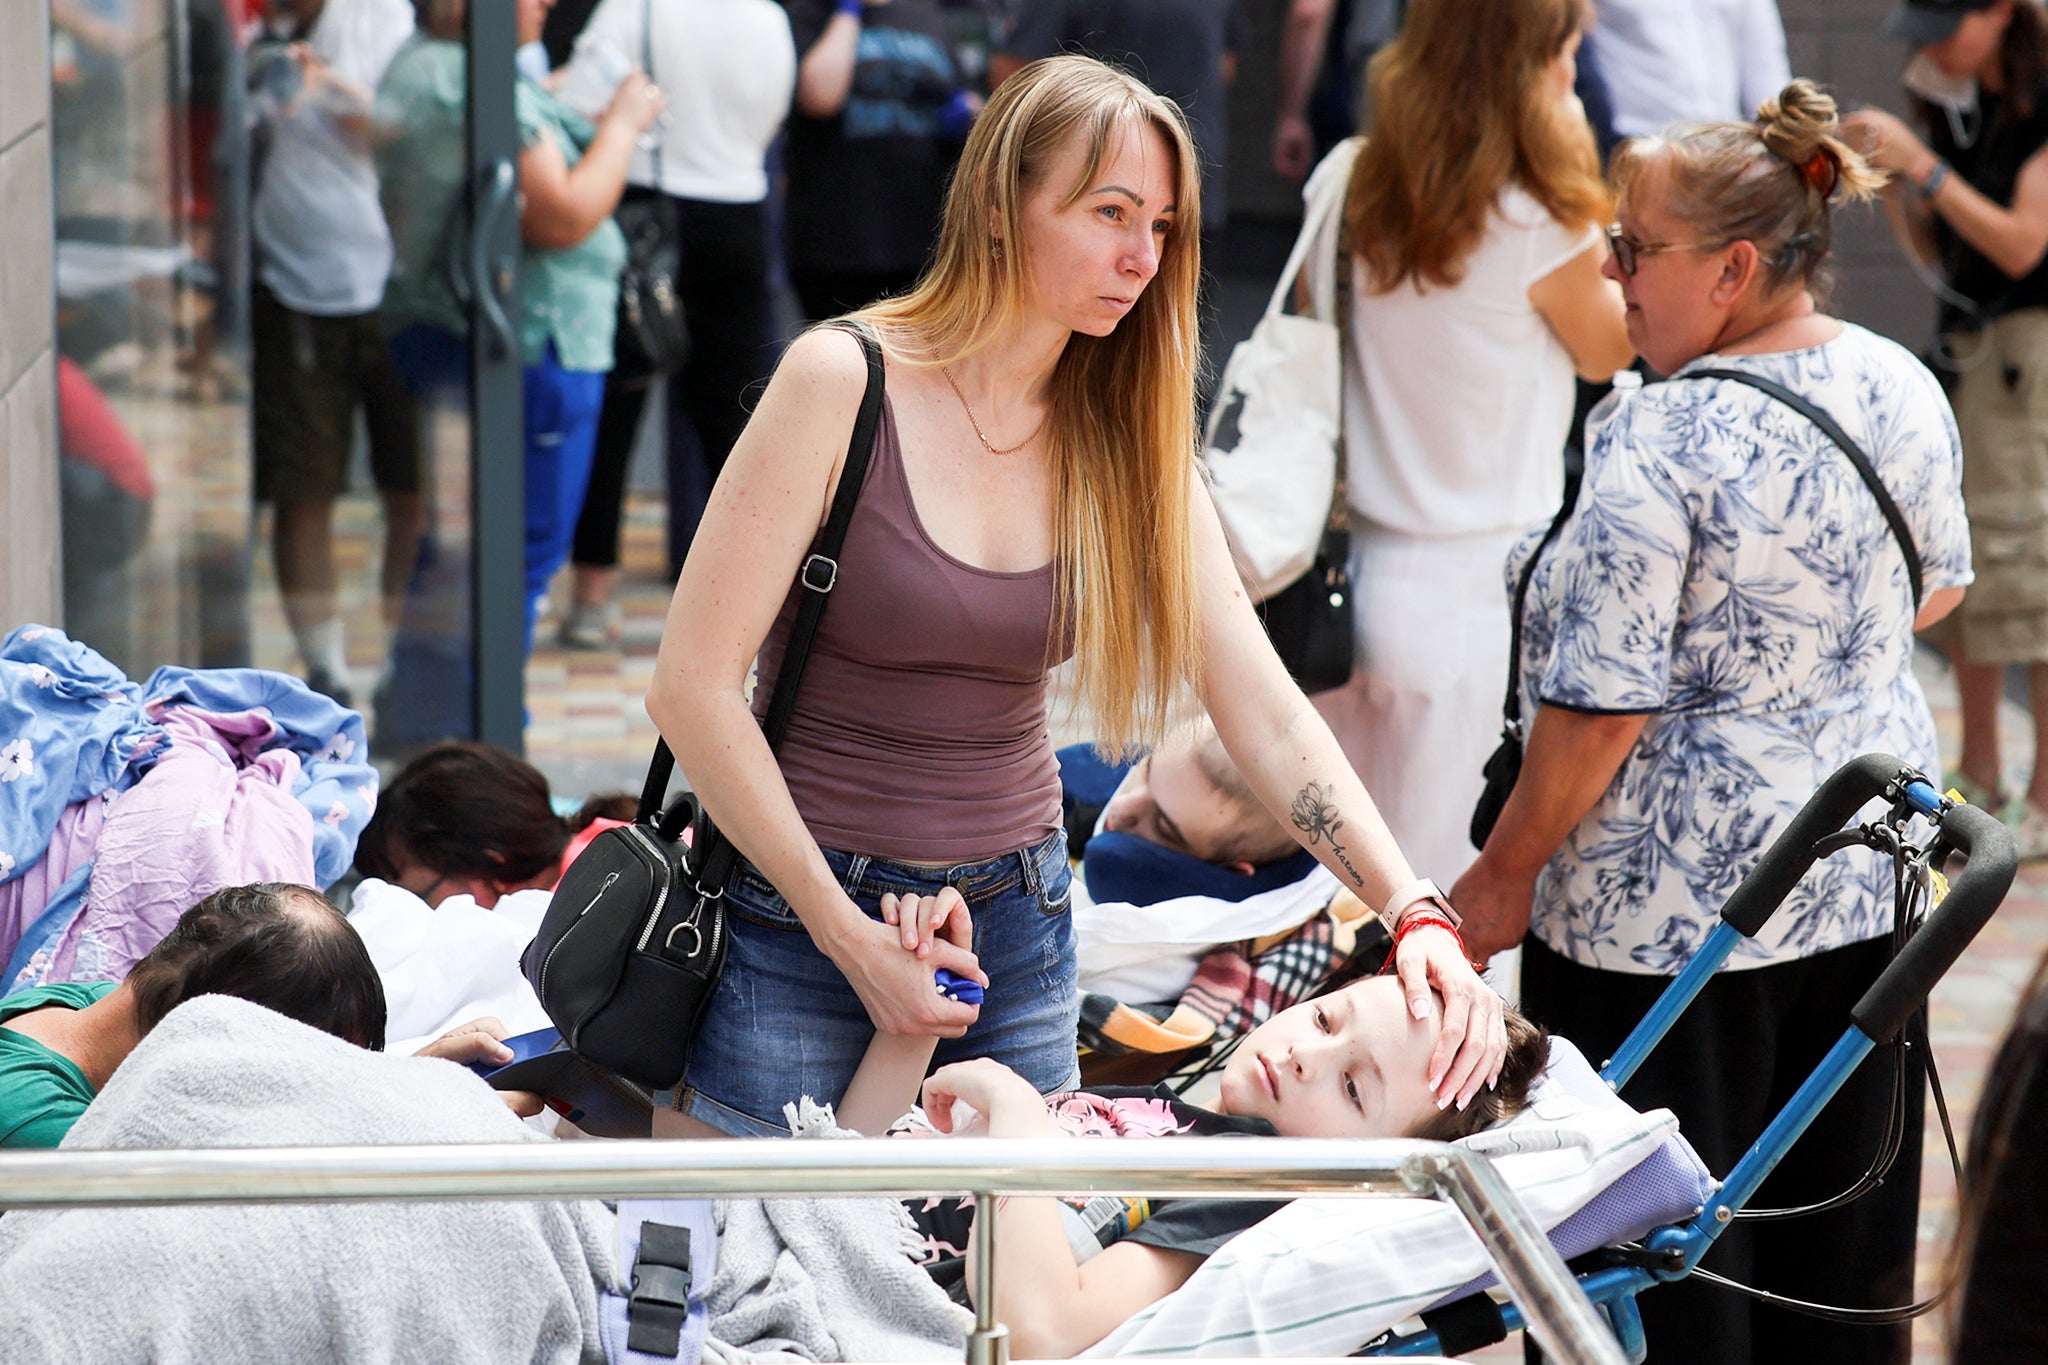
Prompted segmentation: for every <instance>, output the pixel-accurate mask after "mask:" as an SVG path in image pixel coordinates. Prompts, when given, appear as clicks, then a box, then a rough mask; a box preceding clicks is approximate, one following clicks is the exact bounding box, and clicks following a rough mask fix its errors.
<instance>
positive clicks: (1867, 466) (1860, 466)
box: [1676, 370, 1921, 611]
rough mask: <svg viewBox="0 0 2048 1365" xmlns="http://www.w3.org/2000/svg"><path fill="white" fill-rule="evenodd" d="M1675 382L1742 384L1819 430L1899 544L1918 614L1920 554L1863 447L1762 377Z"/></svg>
mask: <svg viewBox="0 0 2048 1365" xmlns="http://www.w3.org/2000/svg"><path fill="white" fill-rule="evenodd" d="M1676 377H1677V378H1679V379H1726V380H1730V381H1732V382H1734V383H1737V384H1746V385H1748V386H1749V387H1750V388H1752V389H1756V390H1758V391H1760V392H1762V393H1766V394H1768V395H1770V396H1771V397H1772V398H1775V399H1777V400H1778V401H1779V402H1780V403H1783V404H1784V405H1785V406H1786V407H1788V408H1790V409H1792V411H1794V412H1796V413H1798V414H1799V415H1800V416H1802V417H1804V418H1805V419H1806V420H1807V421H1809V422H1811V423H1813V424H1814V425H1815V426H1817V427H1819V428H1820V429H1821V431H1822V432H1823V433H1825V434H1826V436H1827V438H1828V439H1829V440H1830V441H1833V442H1834V443H1835V444H1836V445H1837V446H1839V447H1841V450H1842V453H1843V454H1844V455H1847V456H1848V457H1849V463H1850V464H1853V465H1855V466H1856V472H1857V473H1858V474H1861V475H1862V476H1863V482H1864V483H1865V484H1866V485H1868V486H1869V488H1870V496H1872V497H1873V498H1876V499H1877V508H1878V510H1879V511H1880V512H1883V513H1884V520H1885V525H1887V526H1889V527H1891V528H1892V539H1893V540H1896V541H1897V542H1898V543H1899V553H1901V554H1903V555H1904V556H1905V557H1906V577H1907V579H1908V580H1909V581H1910V582H1911V583H1912V585H1913V609H1914V610H1915V611H1918V610H1919V609H1920V602H1921V569H1920V551H1919V550H1918V549H1917V548H1915V546H1914V544H1913V533H1912V531H1911V530H1909V529H1908V528H1907V526H1906V519H1905V517H1903V516H1901V515H1900V514H1899V505H1898V504H1897V503H1895V502H1893V501H1892V495H1891V493H1890V492H1889V491H1888V490H1887V489H1886V488H1885V486H1884V480H1883V479H1880V478H1879V477H1878V476H1877V467H1876V466H1875V465H1873V464H1871V462H1870V457H1869V456H1868V455H1866V454H1864V453H1863V447H1862V446H1859V445H1857V444H1856V442H1854V441H1852V440H1850V439H1849V433H1848V432H1846V431H1844V430H1842V428H1841V425H1840V424H1839V423H1837V422H1836V421H1835V419H1834V418H1832V417H1830V416H1828V414H1827V413H1826V411H1824V410H1823V409H1822V408H1820V407H1819V406H1817V405H1816V404H1814V403H1813V402H1812V401H1811V400H1809V399H1807V398H1806V397H1804V396H1803V395H1801V394H1798V393H1795V392H1794V391H1792V390H1791V389H1788V388H1786V387H1785V386H1784V385H1783V384H1780V383H1778V382H1777V381H1776V380H1775V379H1766V378H1764V377H1763V376H1762V375H1757V374H1751V373H1750V372H1749V371H1747V370H1688V371H1687V372H1685V373H1684V374H1681V375H1678V376H1676Z"/></svg>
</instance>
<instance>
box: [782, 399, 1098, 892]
mask: <svg viewBox="0 0 2048 1365" xmlns="http://www.w3.org/2000/svg"><path fill="white" fill-rule="evenodd" d="M802 591H803V589H802V588H800V587H796V586H792V587H791V589H790V593H789V596H788V598H787V599H785V600H784V602H783V604H782V611H781V612H780V613H779V614H778V615H777V616H776V618H775V625H774V628H773V629H771V630H770V631H769V632H768V639H767V641H766V642H765V643H764V644H763V645H762V646H761V659H760V669H759V677H758V679H757V681H756V682H755V685H754V715H755V717H756V718H757V719H758V718H759V717H762V716H765V715H766V714H767V713H768V699H769V697H771V696H772V695H773V694H774V691H775V677H776V673H777V671H778V670H779V669H780V668H781V666H782V654H783V650H784V649H785V648H787V646H788V643H789V632H790V629H791V628H792V626H793V625H794V624H795V621H796V608H797V600H798V596H799V594H800V593H801V592H802ZM1052 606H1053V572H1052V566H1051V565H1049V564H1048V565H1046V566H1045V567H1043V568H1040V569H1034V570H1031V571H1029V572H1026V573H995V572H992V571H990V570H987V569H977V568H975V567H974V566H972V565H970V564H963V563H961V562H960V561H959V560H957V559H955V558H953V557H952V556H951V555H949V554H947V553H946V552H945V551H944V550H941V549H940V548H939V547H938V546H937V545H936V544H934V543H933V542H932V539H931V537H930V536H929V535H927V534H926V533H925V529H924V525H923V523H922V522H920V521H919V520H918V516H917V508H916V506H915V505H914V504H913V503H912V502H911V497H910V481H909V479H908V478H907V477H906V476H905V474H904V472H903V448H902V444H901V440H900V438H899V436H898V434H897V431H896V412H895V409H894V408H893V407H892V406H891V405H890V403H889V400H888V397H887V395H886V394H885V395H884V396H883V399H882V419H881V422H880V423H879V424H878V426H877V429H876V432H875V449H874V455H873V457H872V458H871V459H870V460H869V462H868V471H867V477H866V480H865V482H863V483H862V485H861V495H860V501H859V502H858V503H856V504H855V507H854V513H853V520H852V522H851V523H850V524H849V525H848V527H847V531H846V544H845V547H844V548H843V549H842V550H841V552H840V555H839V580H838V583H837V584H836V586H835V587H834V588H833V590H832V599H831V602H830V604H829V605H828V606H827V607H826V609H825V618H824V621H823V623H822V624H821V625H820V626H819V629H818V637H817V640H816V642H815V643H814V644H813V646H812V648H811V659H810V664H809V666H808V667H807V668H806V669H805V670H804V680H803V686H802V687H801V688H800V689H799V690H798V692H797V700H796V713H795V715H794V716H793V717H792V718H791V719H790V723H789V732H788V734H787V735H785V736H784V738H783V741H782V748H781V750H780V751H779V752H778V754H777V758H778V759H779V760H780V763H781V767H782V777H783V780H784V781H785V782H786V783H788V785H789V793H790V795H791V796H792V797H793V798H795V800H796V808H797V811H798V813H799V814H801V815H802V816H803V820H804V824H805V825H806V826H807V827H808V828H809V829H810V831H811V834H812V836H813V837H814V838H816V839H817V841H818V843H819V844H820V845H821V846H823V847H825V848H836V849H842V850H846V851H850V852H855V853H866V854H870V855H872V856H875V857H881V858H895V859H899V860H902V861H907V862H924V863H939V862H946V863H954V862H972V861H978V860H980V859H984V858H992V857H995V856H997V855H999V854H1003V853H1008V852H1011V851H1013V850H1016V849H1021V848H1029V847H1031V846H1033V845H1036V844H1038V843H1041V842H1043V841H1044V840H1045V839H1046V838H1047V837H1048V836H1050V835H1051V834H1052V832H1053V831H1054V830H1056V829H1058V828H1059V827H1060V781H1059V762H1058V760H1057V759H1055V758H1054V757H1053V748H1052V736H1051V734H1050V733H1049V731H1048V730H1047V727H1046V677H1047V672H1048V653H1049V651H1048V649H1047V642H1048V639H1049V637H1050V635H1051V633H1052ZM1072 652H1073V651H1072V648H1071V645H1066V646H1063V649H1062V654H1061V658H1062V659H1064V658H1065V656H1066V655H1068V654H1071V653H1072Z"/></svg>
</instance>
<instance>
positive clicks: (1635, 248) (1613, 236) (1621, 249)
mask: <svg viewBox="0 0 2048 1365" xmlns="http://www.w3.org/2000/svg"><path fill="white" fill-rule="evenodd" d="M1721 245H1722V244H1721V243H1718V242H1639V241H1637V240H1636V239H1635V238H1633V237H1631V236H1629V235H1628V233H1627V232H1625V231H1623V230H1622V226H1621V224H1619V223H1609V224H1608V225H1607V249H1608V250H1609V251H1611V252H1613V253H1614V264H1615V265H1616V267H1618V268H1619V269H1620V271H1621V273H1622V274H1623V275H1624V276H1625V277H1627V278H1628V279H1631V280H1632V279H1634V278H1635V277H1636V263H1637V261H1639V260H1640V259H1641V258H1642V257H1644V256H1654V255H1656V254H1657V253H1658V252H1660V251H1715V250H1719V249H1720V247H1721Z"/></svg>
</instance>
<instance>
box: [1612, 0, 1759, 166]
mask: <svg viewBox="0 0 2048 1365" xmlns="http://www.w3.org/2000/svg"><path fill="white" fill-rule="evenodd" d="M1596 8H1597V9H1598V10H1599V14H1600V21H1599V22H1598V23H1596V24H1595V25H1593V27H1592V28H1591V29H1589V30H1588V31H1587V33H1586V46H1587V47H1589V48H1591V49H1592V52H1593V60H1594V62H1595V64H1596V65H1597V66H1598V67H1599V70H1600V79H1601V80H1602V81H1603V82H1605V83H1606V86H1607V100H1608V104H1609V105H1610V106H1611V107H1612V108H1613V110H1614V131H1615V132H1617V133H1619V134H1620V135H1621V136H1623V137H1641V136H1642V135H1643V134H1645V133H1654V132H1658V131H1660V130H1662V129H1663V128H1664V127H1665V125H1667V124H1671V123H1695V122H1735V123H1747V122H1749V120H1750V119H1752V118H1754V117H1755V116H1756V107H1757V105H1759V104H1761V103H1763V102H1764V100H1766V99H1768V98H1770V97H1771V96H1772V95H1775V94H1777V93H1778V92H1779V91H1780V90H1783V89H1784V88H1785V83H1786V82H1787V81H1789V80H1791V79H1792V64H1791V61H1790V60H1789V59H1788V58H1787V57H1786V55H1785V23H1784V20H1783V19H1781V18H1780V17H1779V15H1778V5H1777V0H1685V3H1684V4H1680V5H1674V4H1672V3H1671V0H1599V3H1598V4H1597V6H1596Z"/></svg>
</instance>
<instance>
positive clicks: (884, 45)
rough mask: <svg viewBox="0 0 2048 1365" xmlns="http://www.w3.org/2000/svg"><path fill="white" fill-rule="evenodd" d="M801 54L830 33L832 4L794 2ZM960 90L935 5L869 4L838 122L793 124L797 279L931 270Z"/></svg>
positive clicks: (801, 116) (804, 118)
mask: <svg viewBox="0 0 2048 1365" xmlns="http://www.w3.org/2000/svg"><path fill="white" fill-rule="evenodd" d="M787 8H788V11H789V27H790V32H791V33H792V34H793V35H794V37H795V38H796V50H797V52H798V53H799V54H803V53H808V52H809V51H810V50H811V45H812V44H814V43H816V42H817V41H818V37H819V35H820V34H822V33H823V32H824V31H825V26H826V24H827V23H829V22H830V21H831V19H832V14H833V4H832V0H787ZM960 88H961V80H960V72H959V68H958V66H957V64H956V63H955V62H954V60H953V51H952V47H951V46H950V37H949V33H948V30H947V26H946V20H945V16H943V15H942V14H940V13H939V7H938V6H937V5H936V4H935V3H933V0H888V3H886V4H868V5H865V6H863V7H862V9H861V15H860V42H859V46H858V47H857V48H856V49H855V56H854V67H853V87H852V89H851V90H850V91H848V93H847V96H846V104H845V106H844V107H842V108H841V109H840V111H839V112H838V113H837V114H836V115H834V116H833V117H831V118H811V117H810V116H809V115H807V114H805V113H804V112H803V111H802V110H801V109H792V110H791V111H790V115H789V143H788V148H787V152H786V161H785V165H786V166H787V168H788V171H789V205H788V209H787V213H788V219H787V227H786V229H785V235H786V239H787V242H788V247H789V263H790V266H791V267H792V268H793V269H796V270H833V271H842V270H843V271H858V272H866V273H875V274H892V273H897V272H904V271H914V270H918V269H920V268H922V267H923V265H924V263H925V258H926V256H927V254H928V253H929V252H930V250H931V245H932V240H933V238H934V237H935V236H936V235H937V233H938V226H939V219H940V217H941V216H942V215H943V210H944V206H945V194H946V180H947V177H949V176H950V175H951V174H952V173H953V163H954V162H955V161H956V160H958V159H959V156H960V147H961V141H960V139H958V138H956V137H951V136H948V135H947V121H946V111H947V108H948V106H949V105H950V104H951V103H952V101H953V98H954V95H955V94H956V93H957V92H958V91H959V90H960Z"/></svg>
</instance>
